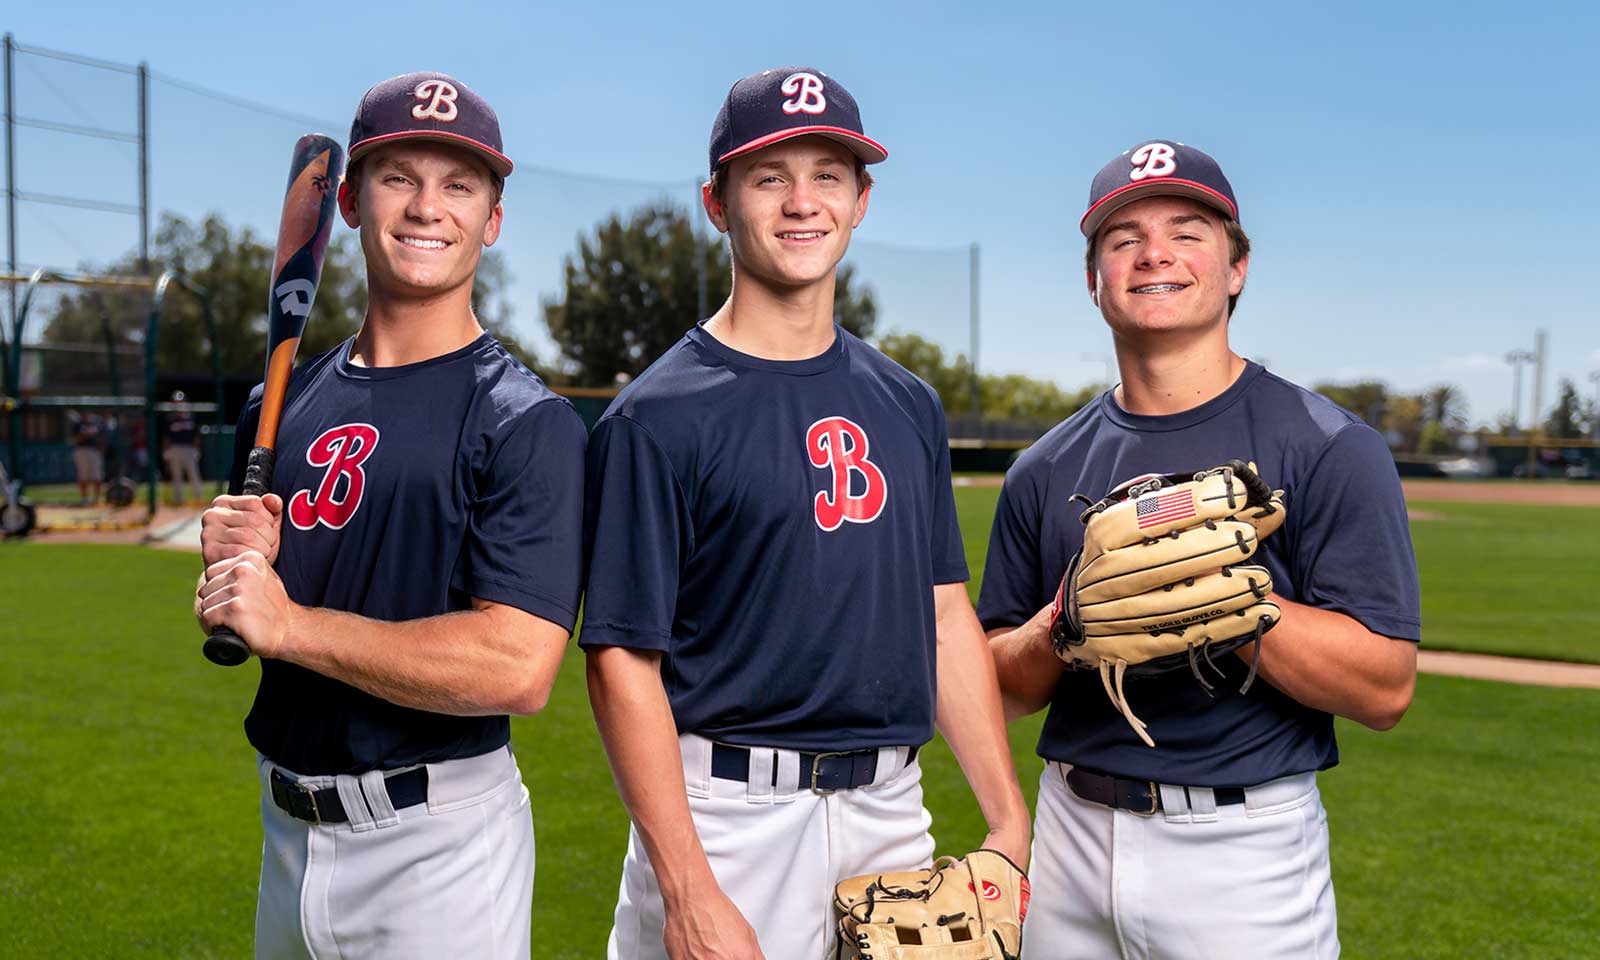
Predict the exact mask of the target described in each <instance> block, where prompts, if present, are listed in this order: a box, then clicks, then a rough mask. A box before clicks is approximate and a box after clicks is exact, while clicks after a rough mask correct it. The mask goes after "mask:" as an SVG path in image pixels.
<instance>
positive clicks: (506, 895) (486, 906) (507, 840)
mask: <svg viewBox="0 0 1600 960" xmlns="http://www.w3.org/2000/svg"><path fill="white" fill-rule="evenodd" d="M258 768H259V771H260V775H261V795H262V801H261V822H262V827H263V832H264V834H265V842H264V844H263V846H262V852H261V891H260V897H259V899H258V901H257V904H256V956H257V957H258V958H263V960H265V958H271V960H280V958H282V960H291V958H292V960H305V958H329V957H338V958H341V960H353V958H369V957H370V958H378V957H382V958H387V960H399V958H413V957H414V958H419V960H420V958H439V957H464V958H465V957H472V958H480V957H481V958H518V960H523V958H527V957H528V952H529V929H530V924H531V922H532V919H531V918H532V910H533V816H532V813H531V810H530V807H529V804H528V790H527V788H526V787H524V786H523V784H522V775H521V773H520V772H519V771H518V770H517V764H516V761H515V760H514V759H513V758H512V756H511V751H510V749H509V748H501V749H499V750H495V751H493V752H491V753H486V754H484V755H482V756H479V757H471V758H467V759H463V760H450V761H447V762H445V763H430V764H428V800H427V802H426V803H419V804H417V805H415V806H411V807H407V808H405V809H402V810H395V809H394V807H393V806H392V805H391V804H390V802H389V795H388V793H387V792H386V790H385V789H384V787H383V784H382V777H383V775H382V773H381V772H373V773H368V774H364V775H362V776H359V777H357V776H343V775H341V776H337V777H304V778H302V777H298V776H295V775H293V774H290V772H289V771H288V770H283V772H284V773H285V774H289V775H290V776H292V777H294V779H297V780H300V781H301V782H302V783H304V784H305V785H306V786H307V787H312V788H321V787H326V786H337V787H338V789H339V799H340V800H341V802H342V803H343V804H344V807H345V810H346V811H347V812H348V813H349V815H350V818H351V819H350V822H349V823H337V824H312V823H307V822H305V821H303V820H298V819H296V818H294V817H291V816H290V815H289V814H287V813H285V812H284V811H283V810H281V809H279V808H278V805H277V804H275V803H273V801H272V792H271V788H270V785H269V782H268V777H269V776H270V775H271V772H272V770H273V769H274V765H273V764H272V762H271V761H269V760H267V759H265V758H262V759H261V760H260V761H259V763H258ZM277 769H280V770H282V768H281V767H280V768H277Z"/></svg>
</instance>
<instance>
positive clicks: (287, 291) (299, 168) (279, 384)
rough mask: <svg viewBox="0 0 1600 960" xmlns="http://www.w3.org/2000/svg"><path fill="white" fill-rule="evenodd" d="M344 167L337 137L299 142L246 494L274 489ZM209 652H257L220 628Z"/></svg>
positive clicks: (223, 659)
mask: <svg viewBox="0 0 1600 960" xmlns="http://www.w3.org/2000/svg"><path fill="white" fill-rule="evenodd" d="M343 167H344V151H343V150H342V149H340V147H339V144H338V143H336V142H335V141H334V140H333V139H331V138H329V137H325V136H323V135H322V134H319V133H309V134H306V135H305V136H303V137H301V138H300V139H299V141H297V142H296V143H295V145H294V156H293V158H292V159H291V160H290V163H289V187H288V189H287V190H286V191H285V193H284V196H283V217H282V219H280V220H279V222H278V245H277V251H276V255H275V256H274V257H273V262H272V282H271V285H270V286H268V288H267V291H268V292H267V372H266V376H265V378H264V379H263V381H262V388H261V420H260V424H259V425H258V426H257V427H256V438H255V444H254V446H253V447H252V448H251V450H250V458H249V460H248V461H246V464H245V473H244V488H243V490H242V491H241V492H242V493H244V494H245V495H246V496H257V497H259V496H263V495H265V494H266V493H267V491H268V490H270V489H271V488H272V466H273V461H274V458H275V454H274V448H275V447H276V446H277V442H278V421H279V420H280V418H281V417H282V416H283V402H284V396H285V394H287V393H288V390H289V374H290V373H291V372H292V371H293V370H294V355H295V351H296V350H297V349H299V347H300V335H301V334H302V333H304V332H305V329H306V318H307V317H308V316H310V315H311V302H312V300H314V299H315V298H316V296H317V282H318V281H319V280H321V279H322V260H323V257H324V256H325V255H326V254H327V252H328V236H329V234H330V233H332V231H333V215H334V208H335V207H336V206H337V200H338V193H339V174H340V172H341V171H342V169H343ZM205 655H206V659H208V660H210V661H211V662H212V663H215V664H218V665H220V666H224V667H235V666H238V665H239V664H241V663H244V662H245V661H246V660H248V659H249V658H250V648H249V647H248V646H246V645H245V642H244V641H243V640H241V639H239V637H238V635H237V634H235V633H234V632H233V631H232V630H229V629H228V628H227V627H218V628H217V629H215V630H213V631H211V635H210V636H209V637H207V638H206V643H205Z"/></svg>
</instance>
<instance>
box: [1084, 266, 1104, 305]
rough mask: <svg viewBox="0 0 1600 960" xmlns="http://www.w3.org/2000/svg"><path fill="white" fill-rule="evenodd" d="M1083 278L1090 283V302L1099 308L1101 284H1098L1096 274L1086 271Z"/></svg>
mask: <svg viewBox="0 0 1600 960" xmlns="http://www.w3.org/2000/svg"><path fill="white" fill-rule="evenodd" d="M1083 276H1084V278H1085V279H1086V280H1087V281H1088V283H1089V302H1090V303H1092V304H1094V305H1095V306H1097V307H1098V306H1100V284H1099V283H1097V282H1096V277H1095V272H1094V271H1093V270H1085V271H1084V272H1083Z"/></svg>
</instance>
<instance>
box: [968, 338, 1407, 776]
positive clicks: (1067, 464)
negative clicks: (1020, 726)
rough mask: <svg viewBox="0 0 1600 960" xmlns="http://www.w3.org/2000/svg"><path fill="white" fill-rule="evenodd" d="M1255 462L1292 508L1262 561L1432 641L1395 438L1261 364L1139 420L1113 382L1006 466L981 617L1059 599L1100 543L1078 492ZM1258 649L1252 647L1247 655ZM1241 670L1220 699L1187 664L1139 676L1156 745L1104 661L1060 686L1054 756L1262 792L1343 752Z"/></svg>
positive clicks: (1284, 591) (1009, 623)
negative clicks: (1105, 673)
mask: <svg viewBox="0 0 1600 960" xmlns="http://www.w3.org/2000/svg"><path fill="white" fill-rule="evenodd" d="M1235 458H1237V459H1241V460H1254V461H1255V462H1256V464H1257V466H1258V467H1259V469H1260V471H1261V476H1262V479H1264V480H1265V481H1266V482H1267V483H1268V484H1269V485H1270V486H1272V487H1274V488H1281V489H1283V490H1284V491H1285V496H1286V506H1287V510H1288V516H1287V517H1286V518H1285V521H1284V525H1283V527H1282V528H1281V529H1279V530H1278V531H1277V532H1276V533H1274V534H1272V535H1271V536H1270V537H1268V538H1266V540H1264V541H1263V544H1262V548H1261V549H1260V550H1259V551H1258V552H1257V554H1256V559H1254V560H1253V561H1252V562H1256V563H1260V564H1262V565H1263V566H1265V567H1266V568H1267V569H1268V570H1269V571H1270V572H1271V574H1272V583H1273V588H1274V590H1275V591H1276V592H1277V593H1278V594H1279V595H1280V596H1283V597H1285V598H1287V599H1289V600H1292V601H1295V602H1298V603H1304V604H1308V605H1310V606H1314V607H1320V608H1322V609H1326V610H1333V611H1336V612H1338V613H1342V614H1345V615H1347V616H1350V617H1353V618H1355V619H1356V620H1357V621H1359V622H1360V623H1361V624H1362V625H1363V626H1365V627H1366V628H1367V629H1369V630H1371V631H1373V632H1374V633H1379V634H1383V635H1384V636H1388V637H1393V638H1396V639H1400V640H1413V641H1415V640H1420V639H1421V636H1422V633H1421V629H1422V628H1421V616H1420V611H1419V605H1420V590H1419V588H1418V584H1417V566H1416V558H1415V556H1414V555H1413V553H1412V547H1411V534H1410V527H1409V525H1408V522H1407V519H1406V506H1405V500H1404V496H1403V494H1402V493H1401V490H1400V480H1399V477H1398V475H1397V474H1396V471H1395V466H1394V459H1393V457H1392V456H1391V455H1390V453H1389V450H1388V447H1387V446H1385V444H1384V442H1383V440H1382V438H1381V437H1379V436H1378V434H1377V433H1376V432H1375V431H1374V430H1372V428H1370V427H1368V426H1367V425H1366V424H1364V423H1362V422H1361V421H1360V420H1359V419H1357V418H1356V417H1355V416H1353V415H1351V414H1350V413H1348V412H1346V411H1345V410H1343V409H1341V408H1339V407H1338V406H1336V405H1335V404H1334V403H1333V402H1332V401H1330V400H1328V399H1327V398H1325V397H1322V396H1320V395H1318V394H1316V393H1313V392H1311V391H1309V390H1306V389H1303V388H1301V387H1299V386H1296V385H1295V384H1293V383H1290V382H1289V381H1287V380H1284V379H1282V378H1281V377H1278V376H1275V375H1273V374H1271V373H1268V372H1267V371H1266V370H1265V369H1263V368H1262V367H1261V366H1260V365H1259V364H1255V363H1250V364H1248V365H1247V366H1246V368H1245V371H1244V373H1243V374H1241V375H1240V377H1239V379H1238V380H1237V381H1235V382H1234V383H1233V385H1232V386H1230V387H1229V388H1228V389H1227V390H1226V391H1225V392H1223V394H1222V395H1221V396H1218V397H1216V398H1214V399H1212V400H1211V401H1209V402H1207V403H1205V404H1202V405H1201V406H1198V407H1195V408H1194V409H1192V410H1187V411H1184V412H1182V413H1177V414H1172V415H1169V416H1138V415H1135V414H1131V413H1128V412H1127V411H1125V410H1123V409H1122V408H1121V407H1119V406H1118V405H1117V403H1116V401H1115V400H1114V399H1113V398H1112V394H1111V392H1110V391H1107V392H1106V393H1104V394H1102V395H1101V396H1100V397H1099V398H1097V399H1096V400H1095V401H1093V402H1092V403H1090V404H1088V405H1087V406H1085V407H1084V408H1083V409H1082V410H1079V411H1078V412H1077V413H1076V414H1074V415H1073V416H1072V417H1070V418H1068V419H1067V420H1066V421H1064V422H1063V423H1061V424H1059V425H1058V426H1056V427H1055V428H1054V429H1053V430H1051V431H1050V432H1049V433H1047V434H1045V436H1044V437H1043V438H1041V439H1040V440H1039V442H1038V443H1036V444H1034V445H1033V446H1032V447H1030V448H1029V449H1028V450H1027V451H1026V452H1025V453H1023V455H1022V456H1021V457H1019V458H1018V460H1017V462H1016V464H1015V466H1013V467H1012V468H1011V470H1010V471H1009V472H1008V473H1007V474H1006V480H1005V487H1004V489H1003V490H1002V491H1001V494H1000V502H999V505H998V506H997V507H996V509H995V519H994V526H993V528H992V530H991V532H990V539H989V554H988V558H987V561H986V564H987V565H986V567H985V569H984V577H983V590H982V593H981V595H980V598H979V601H978V618H979V619H980V620H981V621H982V622H983V626H984V629H986V630H993V629H996V628H1002V627H1013V626H1017V625H1019V624H1022V623H1025V622H1026V621H1027V620H1029V619H1030V618H1032V617H1033V616H1034V615H1035V614H1037V613H1038V612H1039V610H1040V609H1042V608H1043V607H1045V606H1046V605H1047V604H1049V603H1050V602H1051V601H1052V600H1053V598H1054V596H1055V592H1056V588H1057V587H1058V586H1059V585H1060V583H1061V577H1062V574H1063V573H1064V572H1065V571H1066V568H1067V563H1068V561H1069V560H1070V559H1071V558H1072V557H1073V556H1075V555H1076V554H1077V552H1078V550H1079V549H1080V548H1081V547H1082V545H1083V524H1082V523H1081V522H1080V521H1079V519H1078V517H1079V515H1080V514H1081V513H1082V506H1081V505H1080V504H1076V503H1073V502H1071V501H1069V499H1068V498H1069V497H1070V496H1072V494H1074V493H1083V494H1086V495H1087V496H1089V497H1090V498H1092V499H1098V498H1099V497H1101V496H1102V495H1104V494H1105V493H1106V491H1108V490H1110V489H1111V488H1112V487H1114V486H1116V485H1117V484H1118V483H1121V482H1122V481H1124V480H1127V479H1129V478H1131V477H1135V476H1138V475H1140V474H1143V473H1176V472H1180V471H1184V470H1191V469H1202V468H1205V467H1210V466H1215V465H1216V464H1219V463H1222V462H1224V461H1227V460H1231V459H1235ZM1246 652H1247V653H1248V652H1249V651H1248V648H1247V650H1246ZM1217 663H1218V665H1219V666H1221V667H1223V668H1224V670H1225V671H1226V673H1227V679H1226V680H1222V681H1218V682H1217V683H1216V684H1215V685H1216V699H1215V700H1212V699H1211V698H1210V697H1208V696H1207V695H1206V693H1205V691H1204V690H1202V689H1201V687H1200V685H1199V684H1197V683H1196V682H1195V681H1194V678H1193V677H1191V676H1190V675H1189V674H1188V672H1187V671H1174V672H1172V673H1167V674H1162V675H1160V676H1156V677H1149V678H1140V679H1137V680H1133V681H1129V682H1128V683H1127V685H1126V688H1125V689H1126V692H1127V695H1128V701H1129V705H1130V706H1131V707H1132V708H1133V710H1134V712H1135V713H1137V714H1138V715H1139V718H1140V719H1141V720H1144V721H1146V722H1147V723H1148V724H1149V728H1150V735H1151V737H1153V738H1154V739H1155V741H1156V744H1157V746H1156V748H1155V749H1151V748H1150V747H1147V746H1145V745H1144V744H1143V743H1142V742H1140V740H1139V739H1138V737H1137V736H1136V735H1135V734H1134V733H1133V731H1132V730H1131V729H1129V727H1128V725H1127V722H1126V721H1125V720H1124V719H1123V717H1122V715H1121V714H1120V713H1118V712H1117V711H1116V709H1115V708H1113V707H1112V706H1111V704H1110V702H1109V700H1108V698H1107V697H1106V695H1105V691H1104V690H1103V689H1102V687H1101V683H1100V678H1099V675H1098V674H1096V673H1095V672H1093V671H1077V670H1071V671H1068V672H1067V673H1066V674H1065V675H1064V676H1063V677H1062V679H1061V682H1060V684H1059V685H1058V686H1057V687H1056V692H1055V695H1054V697H1053V699H1052V700H1051V703H1050V709H1049V713H1048V715H1047V716H1046V717H1045V722H1044V728H1043V731H1042V732H1041V734H1040V737H1039V755H1040V756H1042V757H1044V758H1045V759H1047V760H1056V761H1059V762H1062V763H1070V764H1074V765H1077V766H1083V767H1086V768H1089V769H1092V770H1098V771H1101V772H1104V773H1112V774H1116V775H1119V776H1125V777H1133V778H1137V779H1141V780H1155V781H1159V782H1163V783H1178V784H1185V785H1188V786H1203V787H1223V786H1250V785H1253V784H1257V783H1261V782H1264V781H1266V780H1271V779H1273V778H1275V777H1281V776H1286V775H1289V774H1292V773H1303V772H1306V771H1311V770H1320V769H1325V768H1327V767H1331V766H1333V765H1334V764H1335V763H1337V762H1338V759H1339V751H1338V745H1337V744H1336V743H1335V742H1334V736H1333V717H1332V716H1331V715H1330V714H1327V713H1324V712H1322V711H1320V710H1314V709H1311V708H1310V707H1306V706H1302V705H1301V704H1299V703H1298V702H1296V701H1294V700H1292V699H1290V698H1289V697H1287V696H1285V695H1284V694H1282V693H1280V692H1278V691H1277V690H1276V689H1275V688H1274V687H1273V686H1272V685H1271V684H1269V683H1266V682H1263V681H1259V680H1258V681H1257V682H1256V683H1254V684H1253V685H1252V686H1251V688H1250V690H1249V692H1248V693H1246V694H1240V693H1239V692H1238V689H1239V686H1240V685H1241V684H1242V683H1243V682H1244V677H1245V676H1246V674H1247V672H1248V670H1249V664H1248V663H1246V662H1244V661H1242V660H1240V659H1239V658H1238V657H1236V656H1232V655H1229V656H1225V657H1220V658H1218V659H1217Z"/></svg>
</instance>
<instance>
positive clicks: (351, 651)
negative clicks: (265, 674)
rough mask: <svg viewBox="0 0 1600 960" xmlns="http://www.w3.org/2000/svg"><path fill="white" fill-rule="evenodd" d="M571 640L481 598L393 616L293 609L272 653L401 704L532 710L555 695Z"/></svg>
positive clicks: (439, 709)
mask: <svg viewBox="0 0 1600 960" xmlns="http://www.w3.org/2000/svg"><path fill="white" fill-rule="evenodd" d="M489 606H492V605H489ZM566 640H567V634H566V631H565V630H564V629H562V628H561V627H560V626H558V625H556V624H554V623H550V622H548V621H545V620H540V619H538V618H536V617H533V616H532V615H531V614H526V613H523V612H522V611H520V610H513V609H510V608H499V609H490V608H488V606H486V605H483V603H482V602H481V601H474V609H472V610H462V611H457V612H454V613H446V614H441V615H439V616H434V617H425V618H422V619H418V620H404V621H396V622H390V621H384V620H372V619H369V618H367V617H362V616H357V615H356V614H352V613H344V612H341V611H337V610H325V609H321V608H313V607H301V606H297V605H296V606H292V607H291V608H290V615H289V624H288V629H287V631H286V633H285V637H284V642H283V645H282V647H281V648H280V649H278V650H277V651H275V652H274V654H273V656H274V657H275V658H276V659H280V660H286V661H288V662H290V663H295V664H299V665H300V666H303V667H306V668H307V669H309V670H314V671H316V672H317V673H320V674H323V675H324V676H328V677H332V678H334V679H335V680H342V681H344V682H345V683H348V684H350V685H351V686H353V687H356V688H358V689H360V690H364V691H366V692H367V693H370V694H372V695H373V696H375V697H380V698H382V699H384V700H387V701H389V702H390V703H394V704H398V705H400V706H403V707H413V708H416V709H419V710H428V711H432V712H434V713H447V714H454V715H457V716H485V715H494V714H501V713H513V714H529V713H536V712H538V711H539V710H540V709H542V708H543V707H544V704H545V702H546V700H548V698H549V695H550V688H551V686H552V685H553V684H554V682H555V675H556V671H557V670H558V669H559V668H560V665H561V656H562V654H563V652H564V651H565V649H566Z"/></svg>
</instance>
